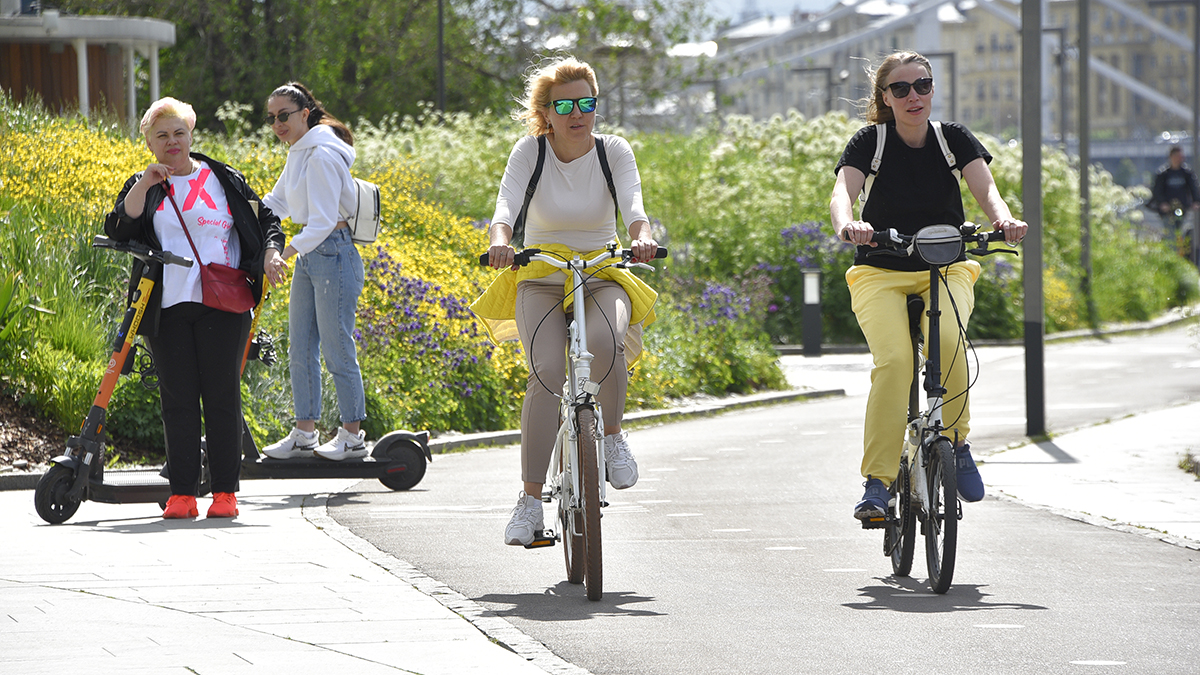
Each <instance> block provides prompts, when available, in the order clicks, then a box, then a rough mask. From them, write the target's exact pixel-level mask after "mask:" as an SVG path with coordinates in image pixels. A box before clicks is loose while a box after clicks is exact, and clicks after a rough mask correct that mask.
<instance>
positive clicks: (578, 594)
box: [472, 581, 664, 621]
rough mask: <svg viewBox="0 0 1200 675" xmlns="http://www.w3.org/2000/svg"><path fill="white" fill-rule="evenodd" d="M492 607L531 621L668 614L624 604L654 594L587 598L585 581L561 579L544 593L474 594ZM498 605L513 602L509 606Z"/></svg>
mask: <svg viewBox="0 0 1200 675" xmlns="http://www.w3.org/2000/svg"><path fill="white" fill-rule="evenodd" d="M472 600H474V601H475V602H478V603H480V604H481V605H484V606H486V607H488V613H489V614H491V615H493V616H501V617H517V618H520V619H527V620H529V621H578V620H581V619H590V618H592V617H596V616H664V615H663V614H662V613H661V612H654V611H650V610H647V609H636V608H627V607H624V606H623V605H628V604H633V603H644V602H653V601H654V598H651V597H647V596H644V595H635V594H634V593H631V592H621V591H605V592H604V596H603V597H602V598H600V599H599V600H596V601H594V602H593V601H591V600H588V599H587V596H586V595H585V594H584V588H583V585H581V584H572V583H569V582H567V581H560V582H559V583H557V584H556V585H554V586H552V587H550V588H548V589H546V591H545V592H543V593H536V594H535V593H519V594H503V593H489V594H487V595H481V596H479V597H476V598H472ZM495 605H509V608H508V609H502V608H496V607H495Z"/></svg>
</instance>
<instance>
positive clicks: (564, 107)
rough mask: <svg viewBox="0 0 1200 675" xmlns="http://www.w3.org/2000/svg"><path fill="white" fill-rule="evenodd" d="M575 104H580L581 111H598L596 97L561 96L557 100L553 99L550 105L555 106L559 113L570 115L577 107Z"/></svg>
mask: <svg viewBox="0 0 1200 675" xmlns="http://www.w3.org/2000/svg"><path fill="white" fill-rule="evenodd" d="M575 104H579V112H581V113H590V112H596V97H595V96H584V97H583V98H560V99H558V100H557V101H551V102H550V107H551V108H554V112H556V113H558V114H559V115H570V114H571V111H572V110H574V109H575Z"/></svg>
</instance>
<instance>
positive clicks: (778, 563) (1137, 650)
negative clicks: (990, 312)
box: [329, 328, 1200, 675]
mask: <svg viewBox="0 0 1200 675" xmlns="http://www.w3.org/2000/svg"><path fill="white" fill-rule="evenodd" d="M1196 342H1197V340H1196V337H1195V336H1194V335H1192V334H1189V333H1188V330H1187V329H1186V328H1180V329H1173V330H1169V331H1165V332H1160V333H1158V334H1154V335H1149V336H1139V337H1128V338H1115V339H1111V340H1105V341H1099V340H1085V341H1079V342H1073V343H1066V344H1054V345H1049V346H1048V347H1047V350H1046V373H1047V386H1046V400H1047V419H1048V424H1049V426H1050V431H1051V432H1052V433H1054V432H1062V431H1066V430H1069V429H1073V428H1077V427H1080V426H1085V425H1090V424H1095V423H1099V422H1103V421H1105V420H1108V419H1115V418H1118V417H1122V416H1124V415H1126V414H1129V413H1134V412H1139V411H1144V410H1153V409H1158V408H1161V407H1165V406H1169V405H1171V404H1173V403H1178V402H1181V401H1187V400H1197V399H1198V398H1200V352H1198V351H1197V349H1196ZM866 364H867V361H865V360H863V359H856V358H854V357H849V358H846V359H842V360H831V359H813V360H803V359H800V360H796V359H793V360H788V361H786V362H785V366H786V367H787V368H788V369H789V377H790V378H791V379H792V380H793V381H795V380H797V379H809V380H810V381H812V382H814V383H816V382H820V383H825V382H833V381H839V382H844V383H845V384H846V387H845V388H846V392H847V396H845V397H841V398H831V399H823V400H817V401H812V402H807V403H797V404H789V405H779V406H774V407H769V408H762V409H756V410H748V411H741V412H731V413H727V414H723V415H720V416H715V417H708V418H701V419H693V420H689V421H684V422H678V423H673V424H669V425H662V426H657V427H653V428H646V429H640V430H637V431H635V432H634V433H633V434H632V436H631V440H632V442H633V445H634V449H635V452H636V454H637V457H638V461H639V465H640V467H641V480H640V482H639V483H638V485H637V486H636V487H634V488H632V489H629V490H625V491H620V492H615V491H610V492H609V495H610V501H611V506H609V507H608V508H607V509H606V510H605V516H604V520H603V528H604V530H603V534H604V563H605V565H604V572H605V594H604V597H603V599H602V600H600V601H598V602H589V601H588V600H587V599H586V598H585V596H584V591H583V588H582V587H581V586H573V585H571V584H568V583H566V581H565V580H564V578H565V574H564V566H563V561H562V551H561V548H560V547H554V548H550V549H542V550H536V551H527V550H525V549H522V548H520V547H508V546H504V545H503V544H502V532H503V528H504V524H505V523H506V522H507V518H508V513H509V510H510V509H511V508H512V505H513V504H514V503H515V498H516V496H517V491H518V490H519V483H518V482H517V467H518V452H519V451H518V449H517V448H516V446H508V447H503V448H493V449H485V450H477V451H471V452H466V453H458V454H452V455H446V456H439V457H437V458H435V461H434V463H433V465H432V466H431V467H430V470H429V472H428V473H427V474H426V477H425V479H424V481H423V482H422V483H421V485H419V486H418V489H415V490H413V491H411V492H407V493H393V492H390V491H387V490H386V489H385V488H383V487H382V486H381V485H379V484H378V483H377V482H370V481H367V482H364V483H361V484H359V485H358V486H356V488H355V489H354V490H353V491H351V492H347V493H342V494H340V495H337V496H335V497H333V498H331V499H330V501H329V505H330V513H331V515H332V516H333V517H334V518H335V519H336V520H337V521H338V522H339V523H341V524H342V525H344V526H346V527H348V528H350V529H351V530H352V531H353V532H354V533H355V534H357V535H358V536H360V537H362V538H364V539H366V540H368V541H370V542H371V543H373V544H374V545H375V546H377V547H379V548H380V549H382V550H384V551H386V552H388V553H389V554H391V555H393V556H395V557H397V558H399V559H401V560H404V561H407V562H409V563H411V564H412V565H413V566H415V567H416V568H417V569H419V570H420V571H422V572H423V573H425V574H427V575H429V576H430V577H433V578H434V579H437V580H439V581H441V582H443V583H445V584H446V585H447V586H449V587H450V588H452V589H454V590H455V591H457V592H459V593H461V594H463V595H465V596H466V597H467V598H469V599H471V600H473V601H475V602H476V603H478V604H479V605H481V606H483V607H484V608H486V609H487V610H489V611H490V612H491V613H493V614H494V615H495V616H500V617H503V618H505V619H506V620H508V621H509V622H510V623H512V624H513V625H514V626H516V627H517V628H518V629H519V630H521V631H522V632H524V633H525V634H526V635H528V636H530V637H532V638H533V639H535V640H537V641H539V642H542V643H544V644H545V645H546V646H548V647H549V648H550V649H551V650H552V651H554V652H555V653H556V654H558V655H559V656H561V657H562V658H563V659H565V660H567V661H569V662H571V663H572V664H575V665H577V666H580V667H581V668H584V669H586V670H588V671H590V672H592V673H621V674H626V673H645V674H655V675H665V674H669V673H688V674H695V673H732V672H738V673H851V672H853V673H859V672H883V671H890V672H918V671H919V672H935V673H956V672H963V673H1099V672H1103V673H1109V672H1119V673H1122V674H1125V673H1185V672H1196V670H1197V667H1198V666H1197V663H1200V661H1198V658H1200V646H1198V645H1197V641H1196V639H1195V638H1196V634H1197V633H1196V626H1197V625H1200V554H1198V553H1197V552H1196V551H1194V550H1189V549H1187V548H1183V547H1179V546H1173V545H1170V544H1167V543H1164V542H1161V541H1157V540H1154V539H1151V538H1149V537H1144V536H1139V535H1136V534H1129V533H1126V532H1121V531H1116V530H1111V529H1106V528H1103V527H1097V526H1095V525H1090V524H1087V523H1085V522H1080V521H1077V520H1072V519H1069V518H1064V517H1062V516H1060V515H1055V514H1054V513H1051V512H1049V511H1046V510H1039V509H1033V508H1029V507H1027V506H1024V505H1022V504H1020V503H1019V502H1016V501H1013V500H1010V499H996V498H991V497H989V498H988V499H985V500H984V501H983V502H980V503H978V504H969V505H965V519H964V520H963V521H962V523H961V526H960V535H959V537H960V538H959V546H958V551H959V563H958V567H957V570H956V572H955V576H954V586H953V587H952V588H951V590H950V592H949V593H947V594H946V595H943V596H937V595H934V594H932V593H930V592H929V590H928V587H927V586H926V583H925V576H926V575H925V570H924V558H923V551H922V550H921V549H920V548H918V551H917V556H916V561H915V562H914V568H913V575H912V577H910V578H897V577H894V576H892V574H891V567H890V563H889V561H888V559H887V558H885V557H884V556H883V555H882V537H881V535H880V533H879V532H878V531H863V530H861V529H860V528H859V527H858V524H857V522H856V521H854V520H853V519H852V518H851V515H850V514H851V510H852V507H853V504H854V502H855V501H857V499H858V498H859V497H860V496H861V492H862V487H861V482H862V478H861V477H860V476H859V473H858V466H859V461H860V459H861V444H862V431H861V429H862V414H863V408H864V405H865V395H864V394H865V388H866V380H865V379H864V378H866V377H867V365H866ZM980 365H981V372H982V376H981V378H980V380H979V382H978V385H977V386H976V388H975V389H974V390H973V397H974V398H973V403H972V409H973V411H974V427H975V431H974V432H973V434H972V436H973V438H972V440H973V442H974V443H975V445H976V447H977V448H978V449H979V453H980V455H981V456H986V454H987V453H988V452H989V451H991V450H995V449H999V448H1001V447H1004V446H1006V445H1011V444H1014V443H1020V442H1023V441H1025V440H1026V439H1025V438H1024V433H1025V427H1024V406H1025V390H1024V355H1023V352H1022V351H1021V350H1020V349H1014V348H990V349H984V350H981V351H980ZM1152 438H1153V430H1147V442H1153V441H1152ZM984 470H985V471H986V464H985V465H984ZM985 476H986V474H985ZM550 513H551V511H550V509H549V508H548V509H547V514H548V515H549V514H550ZM918 544H919V545H920V542H918Z"/></svg>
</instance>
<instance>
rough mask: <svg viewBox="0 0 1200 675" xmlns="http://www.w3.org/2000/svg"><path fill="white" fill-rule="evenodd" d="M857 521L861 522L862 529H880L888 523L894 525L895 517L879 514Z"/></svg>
mask: <svg viewBox="0 0 1200 675" xmlns="http://www.w3.org/2000/svg"><path fill="white" fill-rule="evenodd" d="M858 522H860V523H862V529H864V530H882V529H883V528H885V527H887V526H888V525H894V524H895V523H896V519H895V518H891V517H888V516H879V517H877V518H864V519H862V520H860V521H858Z"/></svg>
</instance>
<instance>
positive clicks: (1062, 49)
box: [1042, 26, 1067, 151]
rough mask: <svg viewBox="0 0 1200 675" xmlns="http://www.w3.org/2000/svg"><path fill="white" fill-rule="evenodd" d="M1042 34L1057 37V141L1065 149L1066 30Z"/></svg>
mask: <svg viewBox="0 0 1200 675" xmlns="http://www.w3.org/2000/svg"><path fill="white" fill-rule="evenodd" d="M1042 32H1043V33H1054V34H1055V35H1057V36H1058V141H1059V143H1060V144H1061V145H1062V147H1063V150H1064V151H1065V150H1066V149H1067V28H1066V26H1057V27H1052V28H1043V29H1042Z"/></svg>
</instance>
